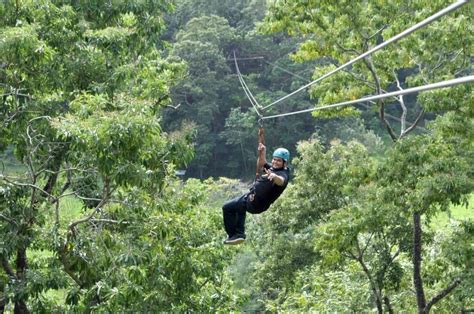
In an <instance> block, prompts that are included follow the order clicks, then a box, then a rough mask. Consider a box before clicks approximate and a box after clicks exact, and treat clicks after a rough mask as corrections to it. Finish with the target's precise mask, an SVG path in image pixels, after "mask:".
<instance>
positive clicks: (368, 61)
mask: <svg viewBox="0 0 474 314" xmlns="http://www.w3.org/2000/svg"><path fill="white" fill-rule="evenodd" d="M363 60H364V63H365V65H366V66H367V68H368V69H369V71H370V73H371V75H372V77H373V79H374V81H375V92H376V93H377V95H380V94H381V93H382V86H381V84H380V79H379V76H378V75H377V72H376V71H375V67H374V64H373V63H372V59H371V58H370V57H367V58H364V59H363ZM379 104H380V108H379V115H380V120H381V121H382V123H383V124H384V125H385V128H386V129H387V131H388V134H389V135H390V137H391V138H392V140H393V141H394V142H395V141H397V139H398V138H397V136H396V135H395V132H394V131H393V129H392V127H391V126H390V123H389V122H388V120H387V119H385V103H384V101H383V100H379Z"/></svg>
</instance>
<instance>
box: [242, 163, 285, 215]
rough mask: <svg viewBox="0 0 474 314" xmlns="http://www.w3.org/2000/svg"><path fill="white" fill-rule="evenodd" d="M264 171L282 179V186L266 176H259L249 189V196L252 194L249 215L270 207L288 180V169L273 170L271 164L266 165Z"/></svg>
mask: <svg viewBox="0 0 474 314" xmlns="http://www.w3.org/2000/svg"><path fill="white" fill-rule="evenodd" d="M264 167H265V169H270V170H271V171H272V172H273V173H275V174H276V175H277V176H280V177H282V178H283V179H284V183H283V185H281V186H280V185H277V184H276V183H274V182H272V181H270V180H268V178H267V177H266V176H260V177H259V178H258V179H257V180H256V181H255V183H254V184H253V186H252V187H251V188H250V194H252V193H254V194H255V196H254V199H253V201H252V202H251V207H252V209H249V212H251V213H261V212H263V211H265V210H267V209H268V207H270V205H271V204H272V203H273V202H274V201H275V200H276V199H277V198H278V197H279V196H280V195H281V193H283V191H284V190H285V188H286V186H287V185H288V181H289V180H290V171H289V169H288V168H281V169H273V168H272V166H271V164H269V163H266V164H265V165H264Z"/></svg>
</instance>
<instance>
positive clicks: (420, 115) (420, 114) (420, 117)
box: [402, 109, 426, 136]
mask: <svg viewBox="0 0 474 314" xmlns="http://www.w3.org/2000/svg"><path fill="white" fill-rule="evenodd" d="M424 115H425V110H423V109H422V110H421V111H420V113H419V114H418V116H417V117H416V119H415V122H413V124H412V125H411V126H410V127H409V128H408V129H406V130H405V132H404V133H403V134H402V136H405V135H406V134H408V133H410V132H411V131H413V130H414V129H415V128H416V127H417V125H418V123H419V122H420V121H421V119H422V118H423V116H424ZM418 128H419V127H418ZM422 129H424V128H422ZM424 130H426V129H424Z"/></svg>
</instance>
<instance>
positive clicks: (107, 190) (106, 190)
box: [68, 178, 110, 234]
mask: <svg viewBox="0 0 474 314" xmlns="http://www.w3.org/2000/svg"><path fill="white" fill-rule="evenodd" d="M104 182H105V186H104V190H103V197H102V199H101V200H100V203H99V204H98V205H97V206H96V207H95V208H94V210H93V211H92V213H90V215H88V216H86V217H84V218H82V219H79V220H76V221H73V222H72V223H70V224H69V227H68V228H69V230H71V232H72V234H75V231H74V230H75V228H76V226H77V225H79V224H81V223H85V222H87V221H89V220H91V219H92V218H94V216H95V214H97V212H98V211H99V210H100V209H101V208H102V206H104V204H105V203H106V202H107V200H108V198H109V196H110V183H109V179H108V178H106V179H105V180H104Z"/></svg>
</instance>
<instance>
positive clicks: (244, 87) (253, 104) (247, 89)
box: [234, 51, 262, 117]
mask: <svg viewBox="0 0 474 314" xmlns="http://www.w3.org/2000/svg"><path fill="white" fill-rule="evenodd" d="M234 63H235V69H236V71H237V76H238V77H239V82H240V85H242V88H243V90H244V92H245V95H247V98H248V99H249V101H250V103H251V104H252V106H253V109H255V112H256V113H257V115H258V116H259V117H262V114H261V113H260V112H259V111H258V108H261V107H260V105H259V104H258V101H257V100H256V99H255V97H254V96H253V94H252V92H251V91H250V89H249V88H248V86H247V84H246V83H245V81H244V78H243V77H242V74H241V73H240V69H239V65H238V63H237V58H236V56H235V51H234Z"/></svg>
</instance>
